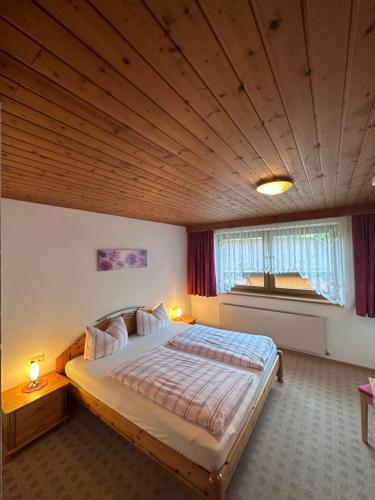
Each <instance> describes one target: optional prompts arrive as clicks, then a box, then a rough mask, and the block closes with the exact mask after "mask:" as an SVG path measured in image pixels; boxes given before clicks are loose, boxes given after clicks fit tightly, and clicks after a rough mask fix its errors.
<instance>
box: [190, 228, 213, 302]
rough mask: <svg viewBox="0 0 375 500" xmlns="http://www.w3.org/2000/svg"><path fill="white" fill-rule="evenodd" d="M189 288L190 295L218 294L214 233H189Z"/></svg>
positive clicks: (208, 295) (210, 295) (209, 295)
mask: <svg viewBox="0 0 375 500" xmlns="http://www.w3.org/2000/svg"><path fill="white" fill-rule="evenodd" d="M187 289H188V294H189V295H200V296H201V297H215V296H216V276H215V257H214V233H213V231H202V232H196V233H188V250H187Z"/></svg>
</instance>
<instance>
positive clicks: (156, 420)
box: [65, 323, 276, 471]
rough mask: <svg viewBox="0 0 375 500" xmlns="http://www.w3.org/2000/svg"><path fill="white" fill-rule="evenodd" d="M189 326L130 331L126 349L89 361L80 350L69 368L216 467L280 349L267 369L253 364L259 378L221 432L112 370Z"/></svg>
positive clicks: (127, 412) (120, 408) (98, 393)
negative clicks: (169, 406) (142, 333)
mask: <svg viewBox="0 0 375 500" xmlns="http://www.w3.org/2000/svg"><path fill="white" fill-rule="evenodd" d="M189 327H190V325H186V324H182V323H180V324H179V323H172V324H171V325H170V327H169V328H167V329H164V330H161V331H160V332H159V333H157V334H155V335H151V336H143V337H141V336H139V335H132V336H131V337H129V344H128V345H127V347H126V349H125V350H123V351H121V352H119V353H116V354H113V355H112V356H107V357H105V358H101V359H97V360H95V361H87V360H84V359H83V356H79V357H77V358H75V359H73V360H71V361H69V362H68V363H67V364H66V367H65V371H66V374H67V376H68V377H69V378H70V379H71V380H72V381H73V382H74V383H76V384H77V385H79V386H80V387H81V388H82V389H84V390H85V391H87V392H88V393H89V394H91V395H92V396H94V397H96V398H97V399H99V400H100V401H102V402H103V403H105V404H106V405H108V406H109V407H111V408H112V409H113V410H115V411H117V412H118V413H120V414H121V415H122V416H124V417H125V418H127V419H128V420H130V421H131V422H133V423H134V424H136V425H137V426H139V427H140V428H142V429H143V430H145V431H146V432H148V433H149V434H151V435H152V436H154V437H155V438H157V439H158V440H159V441H162V442H163V443H165V444H166V445H168V446H169V447H171V448H174V449H175V450H177V451H178V452H179V453H181V454H182V455H184V456H186V457H187V458H188V459H189V460H191V461H193V462H195V463H196V464H199V465H201V466H202V467H204V468H205V469H207V470H209V471H213V470H216V469H219V468H220V467H221V466H222V465H223V464H224V462H225V460H226V458H227V456H228V453H229V451H230V449H231V448H232V446H233V444H234V442H235V439H236V437H237V435H238V433H239V431H240V430H241V428H242V424H243V422H244V420H245V418H246V416H247V414H248V412H249V409H250V408H251V406H252V403H253V401H255V398H256V397H257V395H258V393H259V391H260V389H261V387H263V385H264V383H265V379H266V376H267V374H268V373H269V371H270V370H271V368H272V366H273V361H274V359H275V357H276V350H275V352H274V353H273V355H272V356H271V357H270V359H269V361H268V363H267V365H266V367H265V370H263V371H262V372H261V371H259V370H249V371H251V372H252V373H254V381H253V383H252V385H251V386H250V389H249V391H248V394H247V395H246V397H245V398H244V400H243V402H242V403H241V406H240V407H239V409H238V411H237V413H236V414H235V416H234V417H233V419H232V421H231V422H230V424H229V425H228V427H227V429H226V431H225V432H224V434H223V435H222V436H221V437H220V438H218V437H215V436H214V435H212V434H211V433H210V432H209V431H208V430H206V429H204V428H203V427H200V426H198V425H195V424H193V423H191V422H189V421H188V420H185V419H184V418H182V417H180V416H178V415H175V414H174V413H172V412H170V411H169V410H167V409H165V408H163V407H161V406H159V405H157V404H156V403H154V402H152V401H150V400H149V399H147V398H146V397H144V396H142V395H141V394H139V393H137V392H135V391H134V390H132V389H130V388H129V387H126V386H125V385H123V384H121V383H120V382H117V381H115V380H111V379H110V378H109V377H108V376H107V373H108V371H109V370H110V369H111V368H113V367H115V366H119V365H120V364H121V363H123V362H124V361H127V360H131V359H135V358H137V357H138V356H139V355H141V354H142V353H143V352H144V351H146V350H148V349H150V348H152V347H156V346H160V345H164V344H166V343H167V342H168V340H169V339H170V338H172V337H173V336H174V335H177V334H178V333H181V332H182V331H184V330H186V329H187V328H189Z"/></svg>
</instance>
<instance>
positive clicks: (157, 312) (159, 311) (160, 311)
mask: <svg viewBox="0 0 375 500" xmlns="http://www.w3.org/2000/svg"><path fill="white" fill-rule="evenodd" d="M152 314H153V315H154V316H156V317H157V318H158V319H160V321H161V322H162V324H163V328H168V326H169V325H170V324H171V322H170V321H169V317H168V313H167V311H166V309H165V306H164V303H163V302H162V303H161V304H160V306H158V307H157V308H156V309H154V310H153V311H152Z"/></svg>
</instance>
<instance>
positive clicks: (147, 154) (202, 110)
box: [0, 0, 375, 225]
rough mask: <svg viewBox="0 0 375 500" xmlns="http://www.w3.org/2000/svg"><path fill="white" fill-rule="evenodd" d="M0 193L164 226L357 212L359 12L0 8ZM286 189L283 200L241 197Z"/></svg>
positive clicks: (352, 1)
mask: <svg viewBox="0 0 375 500" xmlns="http://www.w3.org/2000/svg"><path fill="white" fill-rule="evenodd" d="M0 15H1V26H0V38H1V40H0V47H1V52H0V71H1V80H0V81H1V89H0V90H1V102H2V194H3V196H5V197H8V198H15V199H20V200H30V201H34V202H38V203H46V204H51V205H59V206H63V207H73V208H79V209H84V210H92V211H95V212H104V213H110V214H117V215H123V216H128V217H136V218H142V219H149V220H157V221H163V222H170V223H177V224H183V225H185V224H189V225H191V224H203V223H210V222H220V221H226V220H231V219H241V218H249V217H260V216H262V217H263V216H272V215H276V214H285V213H292V212H306V211H314V210H317V209H327V208H331V207H341V206H351V205H359V204H371V203H374V202H375V188H373V187H372V186H371V183H370V180H371V178H372V177H373V176H375V163H374V157H375V105H374V103H375V2H374V1H373V0H266V1H264V0H250V1H248V0H196V1H194V0H181V1H177V0H144V1H141V0H123V1H120V0H116V1H109V0H90V1H84V0H70V1H62V0H35V1H31V0H2V1H1V3H0ZM272 176H291V177H292V178H293V179H294V181H295V186H294V187H293V188H292V190H290V191H289V192H288V193H285V194H283V195H280V196H279V197H273V198H269V197H266V196H264V195H261V194H258V193H257V192H256V191H255V184H256V183H257V181H259V180H260V179H266V178H269V177H272Z"/></svg>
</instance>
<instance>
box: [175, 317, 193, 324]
mask: <svg viewBox="0 0 375 500" xmlns="http://www.w3.org/2000/svg"><path fill="white" fill-rule="evenodd" d="M196 321H197V320H196V319H195V318H193V316H181V319H179V320H178V321H177V323H187V324H188V325H195V323H196Z"/></svg>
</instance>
